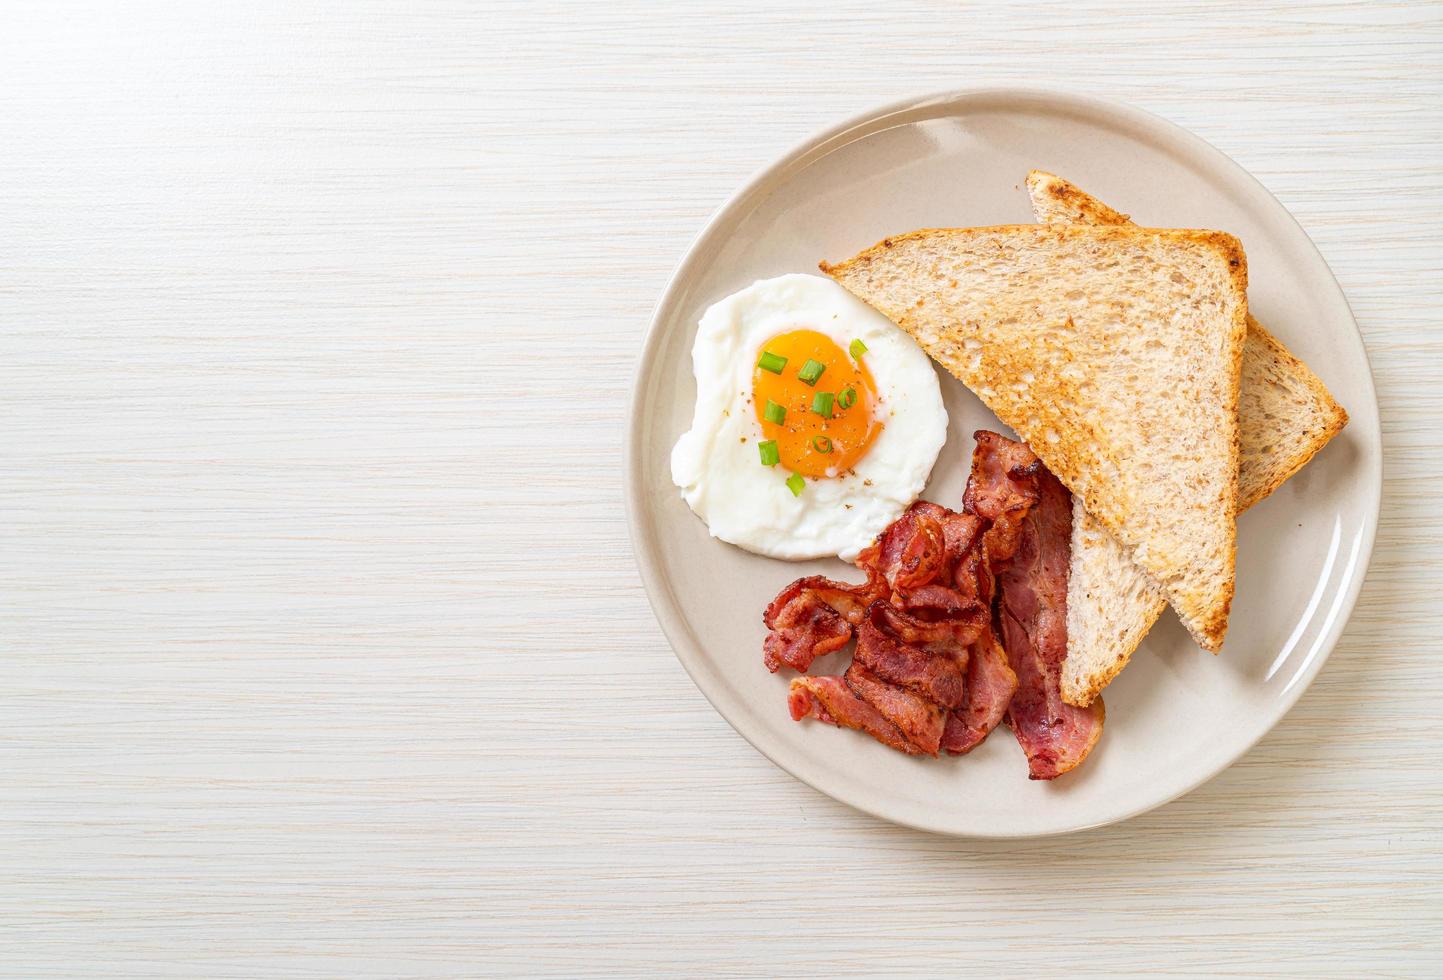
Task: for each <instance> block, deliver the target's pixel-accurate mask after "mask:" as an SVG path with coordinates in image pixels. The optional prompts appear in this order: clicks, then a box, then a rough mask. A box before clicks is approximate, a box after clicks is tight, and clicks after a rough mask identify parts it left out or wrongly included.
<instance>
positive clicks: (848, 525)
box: [671, 275, 947, 561]
mask: <svg viewBox="0 0 1443 980" xmlns="http://www.w3.org/2000/svg"><path fill="white" fill-rule="evenodd" d="M803 329H811V330H816V331H818V332H819V333H823V334H825V335H827V336H828V337H830V338H831V339H832V340H833V341H834V342H835V343H836V344H837V346H838V347H840V348H841V349H842V350H844V351H845V350H847V349H848V347H849V345H850V344H851V342H852V341H853V340H854V339H859V340H861V341H862V343H864V344H866V345H867V352H866V354H865V355H864V356H863V360H864V363H865V364H866V365H867V368H868V370H869V371H870V372H871V374H872V380H873V382H874V383H875V385H876V391H877V395H878V401H877V404H876V406H875V411H876V413H877V415H878V417H879V418H880V419H881V421H882V423H883V426H884V427H883V429H882V431H881V432H880V433H878V435H877V436H876V438H875V439H874V441H873V442H872V445H871V447H870V448H869V450H868V452H867V454H866V455H865V456H863V457H862V459H861V460H860V461H858V463H857V465H856V466H855V467H853V469H852V470H851V472H850V473H848V474H845V475H842V476H838V477H833V478H829V479H817V480H813V479H808V480H807V482H806V488H805V489H804V490H803V491H802V493H801V496H793V495H792V492H791V490H789V489H788V488H787V485H786V479H787V476H788V475H789V472H788V470H787V469H786V466H785V465H778V466H770V467H768V466H763V465H761V462H760V460H759V457H758V453H757V443H758V442H759V441H760V440H761V439H762V438H763V435H762V427H761V423H760V422H758V421H757V417H756V411H755V409H754V408H753V406H752V404H751V401H750V396H751V389H752V371H753V368H754V367H755V364H756V358H757V352H758V351H759V350H760V349H761V347H762V344H763V343H764V342H765V341H767V340H769V339H771V338H772V337H774V336H776V335H777V334H781V333H786V332H788V331H792V330H803ZM692 371H693V373H694V374H695V376H696V389H697V390H696V410H695V412H694V414H693V416H692V424H691V430H690V431H688V432H687V433H685V434H684V435H683V436H682V437H681V438H680V439H679V440H677V443H676V446H675V448H673V449H672V453H671V473H672V480H673V481H674V482H675V483H676V485H677V486H678V487H680V488H681V491H682V497H683V499H685V500H686V502H687V505H688V506H690V507H691V509H692V510H693V511H694V512H695V513H696V515H697V516H698V517H700V518H701V519H702V520H703V521H705V522H706V525H707V528H708V529H709V530H710V532H711V535H712V537H714V538H720V539H721V540H722V541H726V542H729V543H731V544H734V545H736V546H738V547H740V548H745V549H746V550H747V551H752V552H755V553H756V554H759V555H766V556H768V557H771V558H782V559H787V560H792V561H800V560H803V559H808V558H821V557H824V556H827V555H837V556H838V557H840V558H841V559H842V560H843V561H852V560H853V559H854V558H856V556H857V554H858V552H860V551H861V550H862V549H863V548H865V547H867V546H868V545H869V544H871V543H872V541H873V539H875V538H876V537H877V535H878V534H880V533H881V532H882V531H883V530H884V529H885V528H886V527H887V525H889V524H891V523H892V522H893V521H894V520H896V519H897V518H898V517H899V516H901V514H902V512H903V511H904V510H906V509H907V507H908V506H909V505H910V504H911V503H912V501H914V500H916V499H917V497H918V496H919V495H920V494H921V493H922V489H923V488H924V487H925V486H926V484H927V478H928V477H929V476H930V475H931V472H932V466H933V464H934V463H935V462H936V461H937V454H938V453H939V452H941V450H942V444H943V443H944V442H945V441H946V439H947V411H946V409H945V408H943V406H942V392H941V388H940V387H939V385H938V383H937V375H936V372H935V370H934V369H933V367H932V363H931V361H930V360H929V359H928V358H927V355H926V354H925V353H923V352H922V349H921V348H920V347H918V346H917V344H916V342H915V341H913V340H912V338H911V337H908V336H907V335H906V334H905V333H903V332H902V331H901V330H899V329H897V327H896V326H895V325H894V324H893V323H892V322H891V321H890V320H888V319H887V318H886V317H884V316H883V315H882V314H880V313H878V312H877V311H876V310H874V309H872V308H871V307H870V306H868V305H866V304H865V303H863V302H862V301H861V300H859V299H857V298H856V297H855V296H853V295H852V294H851V293H849V292H847V291H846V290H845V289H843V288H842V287H841V286H839V285H837V284H836V283H835V282H833V281H832V280H830V279H824V278H822V277H820V276H806V275H788V276H780V277H778V278H776V279H763V280H760V281H758V282H755V283H753V284H752V285H750V286H748V287H747V288H746V289H743V290H741V291H740V292H737V293H733V294H732V295H731V296H728V297H727V298H726V299H723V300H721V301H720V302H718V303H716V304H714V305H713V306H712V307H711V308H709V309H708V310H707V311H706V313H705V315H703V316H702V318H701V323H700V325H699V329H698V331H697V336H696V343H695V345H694V346H693V347H692Z"/></svg>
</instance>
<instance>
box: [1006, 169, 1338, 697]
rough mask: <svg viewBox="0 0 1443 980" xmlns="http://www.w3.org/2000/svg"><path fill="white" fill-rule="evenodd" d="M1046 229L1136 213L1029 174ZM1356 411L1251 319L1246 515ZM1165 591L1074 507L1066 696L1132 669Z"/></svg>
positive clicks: (1244, 435) (1242, 425) (1241, 403)
mask: <svg viewBox="0 0 1443 980" xmlns="http://www.w3.org/2000/svg"><path fill="white" fill-rule="evenodd" d="M1027 193H1028V195H1029V196H1030V197H1031V199H1032V212H1033V214H1034V215H1036V217H1037V220H1038V221H1041V222H1043V223H1079V224H1093V225H1126V224H1130V223H1131V222H1130V221H1129V219H1128V216H1127V215H1125V214H1123V213H1121V212H1119V211H1115V210H1113V209H1112V208H1110V207H1108V206H1107V205H1106V204H1104V203H1103V202H1101V201H1099V200H1098V199H1097V198H1095V197H1092V196H1091V195H1090V194H1088V193H1086V192H1085V191H1083V190H1082V189H1081V188H1079V187H1077V186H1076V185H1074V184H1072V183H1070V182H1068V181H1066V180H1063V179H1062V178H1061V177H1058V176H1056V175H1054V174H1049V173H1046V172H1044V171H1041V170H1034V171H1032V172H1031V173H1030V174H1028V175H1027ZM1347 423H1348V414H1347V412H1345V411H1343V409H1342V408H1341V407H1340V406H1339V405H1338V403H1337V402H1335V401H1334V400H1333V397H1332V395H1330V394H1329V393H1328V389H1327V388H1326V387H1325V386H1324V385H1323V383H1322V382H1321V381H1319V380H1318V377H1317V375H1315V374H1314V373H1313V372H1312V371H1311V370H1309V368H1308V366H1307V365H1306V364H1304V363H1303V362H1302V361H1300V360H1298V359H1297V358H1296V357H1294V356H1293V355H1292V353H1291V352H1290V351H1289V350H1288V349H1287V348H1286V347H1284V346H1283V345H1282V344H1281V343H1279V342H1278V340H1277V339H1276V338H1274V337H1273V335H1272V334H1270V333H1268V332H1267V330H1265V329H1263V326H1262V324H1260V323H1258V321H1257V320H1255V319H1253V317H1252V315H1251V314H1249V316H1248V319H1247V335H1246V337H1245V338H1244V340H1243V358H1242V388H1241V391H1240V394H1239V399H1238V435H1239V441H1240V459H1239V464H1238V512H1239V513H1241V512H1242V511H1244V510H1246V509H1247V508H1248V507H1251V506H1252V505H1253V504H1255V503H1257V502H1258V501H1260V500H1262V499H1263V498H1265V497H1267V496H1268V495H1269V494H1271V493H1272V492H1273V491H1274V490H1276V489H1277V488H1278V487H1279V486H1281V485H1282V483H1283V481H1284V480H1286V479H1287V478H1288V477H1290V476H1292V475H1293V474H1294V473H1296V472H1297V471H1298V470H1299V469H1301V468H1302V466H1303V465H1304V464H1305V463H1307V462H1308V460H1310V459H1312V458H1313V456H1314V455H1315V454H1316V453H1317V452H1318V450H1320V449H1322V448H1323V446H1325V445H1326V444H1327V443H1328V440H1329V439H1331V438H1333V436H1335V435H1337V434H1338V432H1340V431H1341V430H1342V428H1343V426H1345V425H1347ZM1165 604H1166V597H1165V595H1164V593H1163V591H1162V589H1161V587H1160V586H1159V585H1158V584H1157V583H1156V582H1155V581H1153V580H1152V579H1151V578H1150V577H1149V576H1148V575H1147V574H1146V573H1144V572H1143V571H1142V569H1140V568H1138V567H1137V566H1136V565H1135V564H1134V563H1133V561H1132V559H1131V558H1130V557H1129V555H1128V553H1127V549H1126V548H1124V547H1123V545H1122V544H1121V543H1119V542H1118V540H1117V539H1116V538H1115V537H1113V536H1112V535H1111V534H1110V533H1109V532H1108V531H1107V530H1106V529H1105V528H1103V527H1102V526H1101V525H1100V524H1099V523H1098V522H1097V521H1094V520H1093V519H1092V518H1090V517H1089V516H1087V514H1086V512H1085V509H1084V508H1083V506H1082V501H1081V500H1080V499H1075V500H1074V507H1073V525H1072V570H1071V577H1070V579H1069V583H1068V596H1067V635H1068V647H1067V661H1066V663H1065V664H1064V666H1063V672H1062V697H1063V699H1064V700H1065V701H1067V702H1068V703H1069V704H1075V705H1079V706H1086V705H1088V704H1090V703H1091V702H1092V700H1093V699H1094V698H1096V697H1097V695H1098V692H1100V691H1101V690H1102V689H1103V688H1104V687H1106V686H1107V685H1108V684H1109V683H1111V681H1112V679H1113V678H1114V677H1116V676H1117V675H1118V674H1119V673H1121V672H1122V669H1123V668H1124V667H1126V666H1127V662H1128V660H1129V659H1130V658H1131V656H1132V654H1133V651H1134V650H1136V649H1137V645H1138V644H1139V643H1140V642H1142V638H1143V637H1144V636H1145V635H1146V634H1147V631H1148V630H1149V629H1151V628H1152V624H1153V623H1155V622H1156V621H1157V618H1158V616H1160V615H1161V614H1162V610H1163V606H1164V605H1165Z"/></svg>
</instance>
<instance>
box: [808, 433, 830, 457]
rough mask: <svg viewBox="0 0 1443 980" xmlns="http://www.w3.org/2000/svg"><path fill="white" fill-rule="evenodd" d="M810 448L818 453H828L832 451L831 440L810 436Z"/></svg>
mask: <svg viewBox="0 0 1443 980" xmlns="http://www.w3.org/2000/svg"><path fill="white" fill-rule="evenodd" d="M812 448H813V449H815V450H816V451H817V452H819V453H829V452H831V451H832V440H830V439H828V438H827V437H826V436H812Z"/></svg>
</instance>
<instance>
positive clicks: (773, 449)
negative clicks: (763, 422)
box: [757, 439, 782, 466]
mask: <svg viewBox="0 0 1443 980" xmlns="http://www.w3.org/2000/svg"><path fill="white" fill-rule="evenodd" d="M757 452H759V453H761V454H762V465H763V466H776V465H777V463H779V462H781V458H782V457H781V454H780V453H778V452H777V441H776V440H775V439H768V440H767V441H766V442H759V443H757Z"/></svg>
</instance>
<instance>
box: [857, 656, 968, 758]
mask: <svg viewBox="0 0 1443 980" xmlns="http://www.w3.org/2000/svg"><path fill="white" fill-rule="evenodd" d="M843 676H844V677H845V678H846V681H847V686H848V687H850V688H851V689H852V690H853V691H856V692H857V696H858V697H860V698H861V699H862V700H864V701H866V702H867V703H868V704H870V705H871V706H872V707H874V708H876V709H877V711H878V712H879V713H880V714H881V715H882V717H884V718H886V719H887V720H888V721H890V722H891V723H892V724H893V725H896V726H897V728H899V729H900V730H901V732H902V734H903V735H904V736H906V738H907V741H908V742H910V743H912V744H913V745H915V746H916V747H917V748H918V749H920V750H921V751H923V752H925V753H927V754H928V755H931V756H935V755H936V754H937V749H938V747H939V746H940V745H941V744H942V732H943V730H944V729H945V728H946V725H947V714H946V712H945V711H943V710H942V708H941V707H940V706H938V705H936V704H933V703H932V702H931V701H928V700H927V699H926V698H924V697H922V696H921V695H920V694H915V693H913V692H912V691H909V690H907V689H906V688H905V687H901V686H900V685H897V684H889V683H887V682H886V681H884V680H882V679H881V678H880V677H878V676H877V675H876V674H873V673H872V672H871V671H869V670H868V669H867V668H866V667H863V666H862V665H861V664H859V663H857V661H855V660H853V661H852V665H851V666H850V667H848V668H847V673H846V674H844V675H843Z"/></svg>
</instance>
